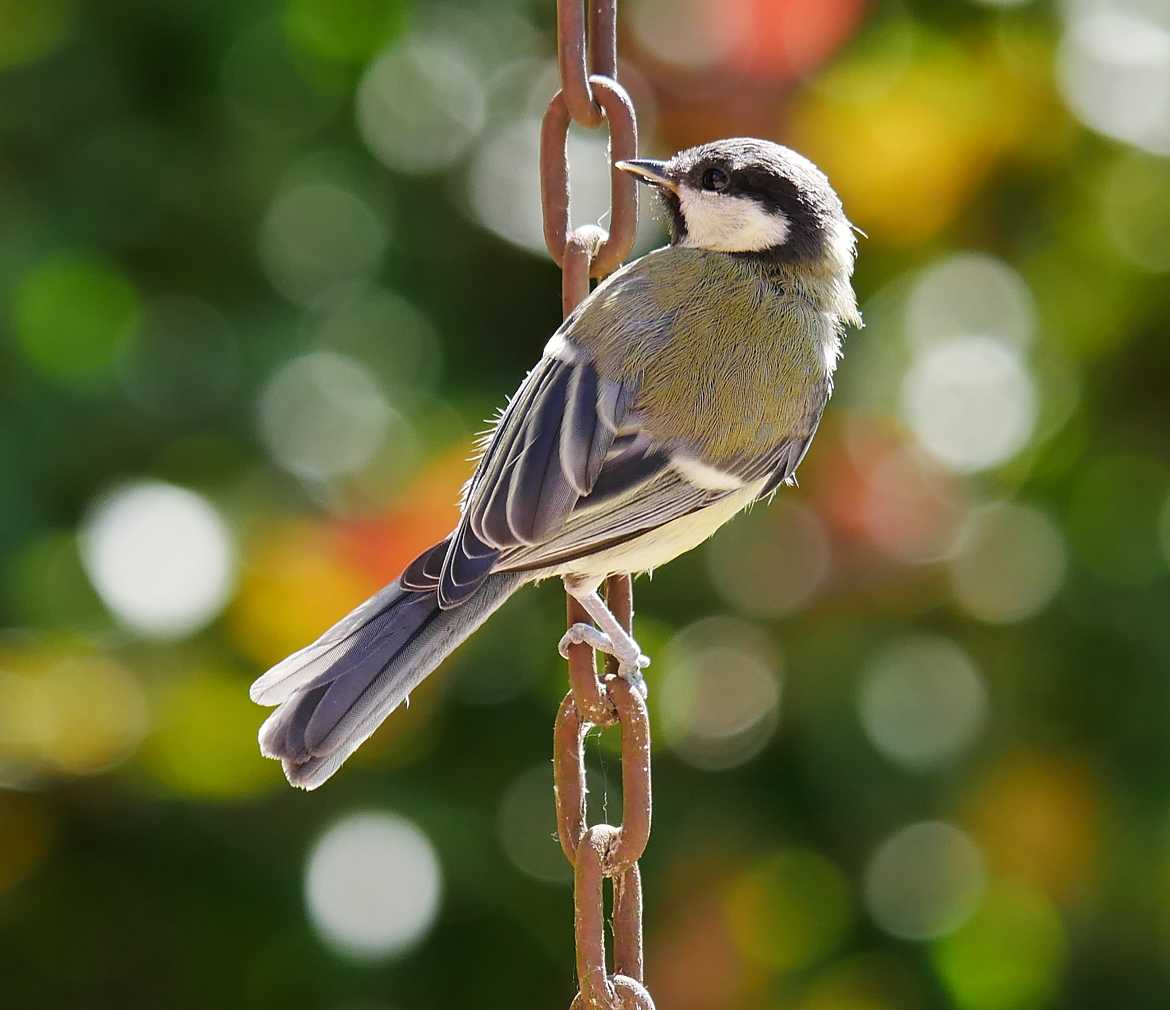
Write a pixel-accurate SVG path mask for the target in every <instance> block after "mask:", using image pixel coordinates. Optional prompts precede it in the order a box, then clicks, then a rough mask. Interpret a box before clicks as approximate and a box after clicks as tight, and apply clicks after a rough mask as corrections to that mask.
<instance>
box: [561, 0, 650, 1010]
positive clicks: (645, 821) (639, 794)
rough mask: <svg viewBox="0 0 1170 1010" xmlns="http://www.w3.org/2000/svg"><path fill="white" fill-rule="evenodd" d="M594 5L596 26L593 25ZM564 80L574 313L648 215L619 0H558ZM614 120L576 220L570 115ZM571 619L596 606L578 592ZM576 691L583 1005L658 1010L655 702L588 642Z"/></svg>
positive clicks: (577, 654) (612, 591) (568, 266)
mask: <svg viewBox="0 0 1170 1010" xmlns="http://www.w3.org/2000/svg"><path fill="white" fill-rule="evenodd" d="M586 8H588V31H587V30H586ZM557 54H558V63H559V66H560V72H561V90H560V91H558V92H557V93H556V95H554V96H553V99H552V101H551V102H549V105H548V110H547V111H546V112H545V115H544V121H543V123H542V124H541V130H540V192H541V204H542V207H543V211H544V238H545V242H546V243H547V245H548V250H549V253H551V255H552V258H553V259H554V260H555V261H556V263H557V265H558V266H560V267H561V270H562V274H561V303H562V307H563V309H564V313H565V315H566V316H567V315H568V314H569V313H570V312H572V310H573V309H574V308H575V307H576V306H577V305H578V304H579V303H580V302H581V301H582V300H584V299H585V297H586V296H587V295H588V294H589V279H590V277H596V278H601V277H605V276H606V275H607V274H610V273H612V272H613V271H614V270H615V269H616V268H617V267H618V266H619V265H620V264H621V262H622V260H623V259H625V257H626V256H627V255H628V254H629V251H630V248H631V247H632V246H633V243H634V232H635V229H636V228H637V224H638V194H637V183H636V182H635V180H634V178H633V177H632V176H630V175H628V174H627V173H625V172H621V171H619V170H618V169H616V168H615V167H614V163H615V162H618V161H621V160H622V159H625V158H634V157H637V151H638V126H637V119H636V118H635V115H634V105H633V103H632V102H631V101H630V96H629V95H628V94H627V93H626V91H625V89H624V88H622V86H621V85H620V84H618V82H617V9H616V0H557ZM573 122H575V123H578V124H579V125H581V126H585V127H600V126H602V125H605V124H608V126H609V164H610V221H609V225H610V228H609V232H608V233H607V232H606V231H605V230H604V229H602V228H600V227H598V226H597V225H583V226H579V227H577V228H575V229H574V228H572V227H571V225H570V222H569V159H568V152H567V143H568V137H569V126H570V124H571V123H573ZM605 595H606V602H607V603H608V605H609V608H610V610H612V611H613V614H614V616H615V617H617V618H618V620H619V621H621V622H622V625H623V626H624V627H625V628H626V630H627V631H630V630H631V628H632V623H633V591H632V588H631V585H630V579H629V576H624V575H623V576H611V577H610V578H609V579H608V580H607V582H606V594H605ZM567 616H568V623H569V624H570V625H572V624H576V623H579V622H588V620H589V617H588V615H587V614H586V613H585V611H584V610H583V609H582V608H581V606H580V604H578V603H577V601H576V600H574V599H573V598H572V597H569V598H568V615H567ZM569 683H570V691H569V693H568V694H566V695H565V699H564V701H562V702H561V707H560V710H559V711H558V712H557V721H556V727H555V729H554V732H553V754H554V757H553V771H554V793H555V796H556V810H557V834H558V837H559V838H560V842H561V848H562V849H563V850H564V853H565V858H566V859H568V861H569V864H570V865H571V866H572V867H573V906H574V934H575V938H576V945H577V985H578V988H579V992H578V993H577V996H576V998H575V999H574V1000H573V1004H572V1010H654V1001H653V1000H652V999H651V998H650V994H649V993H648V992H647V991H646V989H645V987H644V986H643V984H642V981H643V974H642V970H643V969H642V881H641V876H640V875H639V871H638V860H639V859H640V858H641V856H642V853H643V851H645V849H646V843H647V841H648V839H649V836H650V808H651V803H650V721H649V718H648V716H647V713H646V702H645V701H644V700H643V698H642V696H641V695H640V694H639V693H638V692H637V691H634V690H631V688H630V686H629V684H627V683H626V681H624V680H622V679H621V678H620V677H618V676H617V663H616V661H615V660H614V659H613V657H612V656H611V657H607V662H606V672H605V674H604V676H602V677H599V676H598V674H597V670H596V666H595V660H594V656H593V652H592V650H591V649H590V648H589V646H587V645H574V646H572V647H571V648H570V649H569ZM614 723H617V724H618V725H619V726H620V731H621V753H622V824H621V826H620V827H613V826H612V825H609V824H597V825H594V826H593V827H589V826H587V825H586V823H585V819H586V818H585V796H586V791H587V789H586V782H585V736H586V734H587V733H588V731H589V729H590V728H591V727H593V726H612V725H613V724H614ZM606 878H608V879H609V880H611V881H612V882H613V937H614V939H613V947H614V950H613V971H612V973H611V972H610V971H609V969H608V968H607V965H606V956H605V895H604V883H603V882H604V880H605V879H606Z"/></svg>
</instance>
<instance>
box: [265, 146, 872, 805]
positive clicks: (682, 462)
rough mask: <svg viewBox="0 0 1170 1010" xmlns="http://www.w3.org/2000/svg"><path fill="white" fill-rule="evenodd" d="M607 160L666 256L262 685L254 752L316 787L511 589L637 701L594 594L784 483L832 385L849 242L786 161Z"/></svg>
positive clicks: (609, 290) (589, 309)
mask: <svg viewBox="0 0 1170 1010" xmlns="http://www.w3.org/2000/svg"><path fill="white" fill-rule="evenodd" d="M616 167H617V168H618V169H620V170H622V171H624V172H628V173H630V174H632V175H633V176H634V177H635V178H636V179H637V180H638V181H639V182H641V183H644V184H646V185H647V186H649V187H650V188H651V189H652V190H653V191H655V192H656V193H657V194H658V195H659V197H660V198H661V206H662V208H663V210H664V212H665V213H664V216H665V218H666V224H667V226H668V230H669V233H670V241H669V244H668V245H665V246H663V247H661V248H658V249H655V250H653V251H651V252H649V253H647V254H646V255H644V256H642V257H640V258H639V259H636V260H634V261H632V262H630V263H628V264H627V265H625V266H624V267H622V268H621V269H619V270H618V271H616V272H615V273H613V274H611V275H610V276H609V277H608V278H606V279H605V280H604V281H602V282H601V283H600V284H598V285H597V287H596V288H595V289H594V290H593V292H592V293H591V294H590V295H589V296H588V297H587V298H585V299H584V300H583V301H582V302H581V303H580V304H579V305H578V306H577V307H576V308H574V309H573V310H572V311H571V312H570V313H569V315H568V316H567V317H566V318H565V319H564V322H563V323H562V325H561V326H560V327H559V328H558V329H557V330H556V332H555V333H553V335H552V337H551V338H550V339H549V340H548V343H547V344H546V346H545V348H544V352H543V354H542V356H541V358H540V360H539V362H538V363H537V364H536V366H535V367H533V368H532V370H531V371H529V372H528V374H527V376H526V377H525V378H524V380H523V382H522V383H521V384H520V386H519V388H518V389H517V391H516V393H515V394H514V395H513V396H512V398H511V399H510V400H509V401H508V403H507V405H506V407H505V408H504V409H503V410H502V411H501V412H500V414H499V416H498V418H497V419H496V421H495V423H494V425H493V426H492V427H491V429H490V430H489V431H488V432H487V433H486V435H485V436H484V437H483V438H482V440H481V442H480V452H479V455H478V460H477V462H476V465H475V469H474V472H473V474H472V476H471V478H470V479H469V480H468V482H467V484H466V485H465V486H464V489H463V494H462V498H461V502H460V518H459V521H458V523H457V525H456V526H455V528H454V529H453V530H452V531H451V533H450V535H449V536H447V537H446V538H445V539H444V540H442V541H441V542H439V543H437V544H435V545H434V546H432V547H430V548H428V549H427V550H426V551H424V552H423V553H422V554H421V555H419V557H418V558H416V559H415V560H414V561H413V562H411V564H410V565H408V566H407V567H406V569H405V570H404V571H403V572H402V573H401V574H400V575H399V576H398V578H396V579H394V581H392V582H391V583H390V584H389V585H387V586H386V587H385V588H384V589H382V590H381V591H380V592H378V593H377V594H376V595H374V596H372V597H371V598H370V599H369V600H367V601H366V602H364V603H362V604H361V605H360V606H358V607H357V608H356V609H355V610H353V611H352V612H351V613H350V614H348V615H347V616H346V617H344V618H342V619H341V620H340V621H339V622H338V623H337V624H335V625H334V626H333V627H331V628H330V629H329V630H328V631H326V632H325V633H324V634H323V635H321V637H320V638H318V639H317V640H316V641H315V642H313V643H312V644H311V645H308V646H306V647H305V648H303V649H301V650H300V651H299V652H296V653H294V654H293V655H291V656H289V657H288V658H287V659H285V660H283V661H282V662H280V663H278V664H277V665H276V666H274V667H273V668H272V669H270V670H269V671H268V672H267V673H265V674H264V675H263V676H261V677H260V678H259V679H258V680H256V681H255V683H254V684H253V685H252V688H251V692H250V694H251V698H252V699H253V701H255V702H257V703H258V704H261V705H267V706H275V710H274V711H273V712H272V713H271V714H270V715H269V716H268V718H267V720H266V721H265V722H264V724H263V726H262V727H261V729H260V734H259V742H260V749H261V752H262V754H263V755H264V756H266V757H270V758H274V759H276V760H278V761H280V762H281V764H282V765H283V769H284V772H285V775H286V777H287V778H288V781H289V782H290V783H291V784H292V785H294V786H298V787H300V788H303V789H315V788H317V787H318V786H320V785H321V784H322V783H323V782H325V781H326V780H327V779H329V778H330V777H331V776H332V775H333V774H334V773H335V772H336V771H337V770H338V769H339V768H340V767H341V765H342V764H343V762H344V761H345V760H346V759H347V758H348V757H349V756H350V755H351V754H352V753H353V752H354V751H355V750H356V749H357V748H358V747H359V746H360V745H361V744H362V743H363V742H364V741H365V740H366V739H367V738H368V737H369V736H370V735H371V734H372V733H373V732H374V730H375V729H377V727H378V726H379V725H380V724H381V723H382V722H383V721H384V720H385V719H386V718H387V716H389V715H390V713H391V712H393V711H394V709H395V708H397V707H398V706H399V705H400V704H402V703H403V702H404V701H407V700H408V698H409V695H410V693H411V691H413V690H414V688H415V687H416V686H417V685H418V684H419V683H420V682H421V681H422V680H423V678H425V677H426V676H427V675H428V674H429V673H430V672H431V671H432V670H434V669H435V667H436V666H438V665H439V663H440V662H441V661H442V660H443V659H444V658H446V656H447V655H449V654H450V653H451V652H452V651H453V650H454V649H455V648H456V647H457V646H458V645H459V644H460V643H461V642H463V641H464V640H465V639H467V638H468V636H470V635H471V634H472V633H473V632H474V631H475V630H476V629H477V628H479V626H480V625H481V624H482V623H483V622H484V621H485V620H486V619H487V618H488V617H489V616H490V615H491V614H492V613H493V612H494V611H495V610H496V609H497V608H498V607H499V606H500V605H501V604H503V603H504V601H505V600H506V599H508V597H510V596H511V595H512V594H513V593H515V592H516V591H517V590H519V589H520V588H521V587H523V586H525V585H527V584H529V583H534V582H538V581H540V580H542V579H548V578H553V577H559V578H560V579H561V580H562V581H563V583H564V587H565V590H566V592H567V593H569V595H571V596H572V597H574V598H575V599H576V600H578V601H579V602H580V604H581V605H582V607H583V608H584V610H585V612H586V613H587V614H588V616H589V617H590V619H591V621H592V622H593V623H589V624H585V623H581V624H575V625H573V626H572V627H570V628H569V629H568V631H567V632H566V633H565V635H564V637H563V638H562V639H561V641H560V644H559V647H560V651H561V653H562V655H565V654H567V651H566V650H567V648H568V647H569V646H570V645H571V644H574V643H586V644H588V645H590V646H592V647H593V648H594V649H595V650H599V651H601V652H605V653H608V654H611V655H613V656H615V657H616V658H617V659H618V673H619V675H620V676H622V677H625V678H626V679H627V680H629V681H630V682H631V684H632V685H633V686H635V687H638V688H639V689H640V690H642V691H644V690H645V681H644V675H643V670H644V669H645V668H646V666H647V665H648V663H649V659H648V658H647V657H646V656H645V655H643V653H642V650H641V648H640V647H639V645H638V643H637V641H636V640H635V639H634V638H632V637H631V635H630V634H628V633H627V632H626V630H625V629H624V628H623V627H622V625H621V623H620V622H619V621H618V620H617V619H616V618H615V617H614V616H613V614H612V613H611V612H610V611H609V609H608V607H607V606H606V604H605V601H604V600H603V599H602V597H601V596H600V595H599V593H598V589H599V588H600V586H601V584H602V582H603V581H604V580H605V579H606V578H607V577H608V576H610V575H614V574H630V575H636V574H640V573H643V572H649V571H652V570H653V569H656V568H658V567H659V566H661V565H663V564H665V563H666V562H668V561H670V560H672V559H673V558H675V557H677V556H678V555H680V554H682V553H684V552H686V551H689V550H691V549H692V548H694V547H696V546H698V545H699V544H701V543H702V542H703V541H705V540H706V539H707V538H708V537H710V536H711V535H712V534H713V533H714V532H715V531H716V530H717V529H718V528H719V527H720V526H722V525H723V524H724V523H726V522H727V521H728V520H730V519H731V518H732V517H733V516H735V515H736V514H737V513H738V512H740V511H742V510H743V509H745V508H746V507H747V506H749V505H751V504H752V503H753V502H756V501H759V500H761V499H769V498H770V497H771V496H772V495H773V494H774V493H775V492H776V491H777V490H778V489H779V488H781V487H782V486H784V485H791V484H794V483H795V475H796V469H797V467H798V466H799V464H800V462H801V460H802V459H803V458H804V456H805V453H806V452H807V451H808V449H809V446H810V445H811V443H812V440H813V436H814V435H815V434H816V430H817V426H818V424H819V422H820V419H821V415H822V413H823V411H824V409H825V406H826V404H827V403H828V400H829V396H830V394H831V392H832V388H833V377H834V372H835V370H836V368H837V364H838V361H839V359H840V358H841V356H842V347H843V340H844V336H845V333H846V331H847V329H848V327H850V326H854V327H860V326H861V325H862V321H861V317H860V313H859V312H858V308H857V300H856V297H855V294H854V291H853V286H852V275H853V268H854V262H855V259H856V255H857V241H856V237H855V232H856V231H857V229H855V227H854V226H853V225H852V224H851V223H850V221H849V220H848V218H847V217H846V216H845V212H844V209H843V206H842V203H841V200H840V198H839V197H838V195H837V193H836V192H835V191H834V189H833V187H832V185H831V184H830V182H829V179H828V178H827V177H826V176H825V174H824V173H823V172H822V171H821V170H820V169H819V168H817V167H816V166H815V165H814V164H813V163H812V162H811V161H809V160H808V159H806V158H805V157H803V156H802V155H800V154H798V153H797V152H795V151H793V150H791V149H789V148H787V147H783V146H781V145H779V144H776V143H773V142H771V141H767V140H760V139H755V138H747V137H736V138H731V139H725V140H718V141H713V142H711V143H706V144H702V145H700V146H697V147H692V148H689V149H687V150H683V151H680V152H679V153H677V154H675V155H674V156H673V157H671V158H670V159H668V160H665V161H660V160H654V159H646V158H641V159H631V160H627V161H621V162H618V163H617V164H616Z"/></svg>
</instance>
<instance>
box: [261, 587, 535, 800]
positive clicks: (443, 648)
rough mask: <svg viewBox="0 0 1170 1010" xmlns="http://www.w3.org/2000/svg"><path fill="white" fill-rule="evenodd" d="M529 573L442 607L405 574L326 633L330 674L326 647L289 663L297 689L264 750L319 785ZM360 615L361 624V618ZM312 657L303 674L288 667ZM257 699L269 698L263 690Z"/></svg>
mask: <svg viewBox="0 0 1170 1010" xmlns="http://www.w3.org/2000/svg"><path fill="white" fill-rule="evenodd" d="M528 577H529V576H526V575H525V574H523V573H513V572H499V573H495V574H492V575H489V576H488V577H487V578H486V579H485V580H484V582H483V584H482V585H481V586H480V587H479V588H478V589H477V591H476V592H475V593H474V594H473V595H472V596H471V597H469V598H468V599H467V600H466V602H464V603H463V604H462V605H460V606H458V607H455V608H453V609H451V610H441V609H440V607H439V602H438V597H437V594H436V593H434V592H411V591H410V590H406V589H403V588H401V586H399V584H398V582H397V580H396V581H395V582H393V583H391V584H390V585H389V586H387V587H386V589H384V590H382V592H381V593H379V594H378V596H377V597H375V598H374V599H373V600H371V601H369V602H368V603H367V604H366V605H363V608H359V610H358V611H355V612H354V614H353V615H350V617H349V618H346V619H345V620H343V621H342V622H341V623H340V624H339V625H338V626H337V627H336V628H334V629H332V630H331V631H330V632H327V633H326V636H324V637H323V639H322V640H321V641H322V642H327V643H328V645H329V650H328V656H329V660H330V662H329V665H328V666H327V667H326V668H325V669H324V670H320V671H319V672H318V668H319V667H320V666H321V665H323V664H321V663H320V661H319V660H320V658H321V654H320V652H318V653H317V655H316V657H314V654H313V652H312V650H313V649H314V648H317V646H310V647H309V649H306V650H302V653H298V655H297V656H296V657H290V660H286V661H285V663H284V664H281V670H282V671H283V677H282V683H283V684H285V685H288V684H295V685H296V686H295V688H292V689H289V688H288V687H287V686H286V687H285V689H284V690H283V692H281V693H282V696H281V697H280V704H279V706H278V707H277V709H276V710H275V711H274V712H273V713H272V715H271V716H269V718H268V720H267V721H266V722H265V723H264V725H263V726H262V727H261V729H260V750H261V752H262V753H263V754H264V755H265V757H271V758H276V759H277V760H279V761H280V762H281V764H282V765H283V766H284V773H285V775H286V776H287V777H288V780H289V782H290V783H292V784H293V785H294V786H299V787H300V788H302V789H316V788H317V786H319V785H321V783H322V782H324V781H325V780H326V779H328V778H329V777H330V776H331V775H332V774H333V773H334V772H335V771H337V769H338V768H340V767H341V765H342V764H343V763H344V761H345V760H346V758H348V757H349V756H350V755H351V754H352V753H353V752H354V751H355V750H357V748H358V747H359V746H360V745H361V744H362V743H363V742H365V740H366V739H367V738H368V737H369V736H370V735H371V734H372V733H373V732H374V730H376V729H377V728H378V726H379V725H381V723H382V722H383V720H385V719H386V717H387V716H388V715H390V713H391V712H393V711H394V709H395V708H397V707H398V706H399V705H400V704H401V703H402V702H403V700H404V699H405V698H406V697H407V696H408V695H409V694H410V692H411V691H413V690H414V689H415V687H417V686H418V684H420V683H421V682H422V680H423V679H424V678H425V677H426V676H427V674H429V673H430V672H431V671H432V670H434V669H435V667H436V666H438V665H439V663H441V662H442V661H443V659H445V658H446V657H447V656H448V655H449V654H450V653H451V652H453V651H454V650H455V648H456V647H457V646H458V645H459V644H460V643H461V642H462V641H463V640H464V639H465V638H467V637H468V636H469V635H470V634H471V633H472V632H473V631H475V629H476V628H478V627H479V626H480V625H481V624H482V623H483V622H484V621H485V620H487V618H488V617H489V616H490V615H491V614H492V612H493V611H495V610H496V608H497V607H499V606H500V605H501V604H502V603H503V602H504V601H505V600H506V599H507V598H508V597H509V596H511V595H512V593H514V592H515V591H516V590H517V589H519V588H520V586H521V585H523V584H524V582H525V581H526V579H527V578H528ZM375 601H376V605H377V606H376V610H374V613H373V614H372V615H371V605H372V604H375ZM358 614H360V615H361V620H354V619H353V618H355V617H356V616H357V615H358ZM347 623H348V624H349V627H348V628H344V626H345V625H346V624H347ZM330 636H332V637H330ZM346 639H349V640H350V643H351V644H349V646H348V648H347V647H346V642H345V640H346ZM319 644H320V643H318V646H319ZM302 654H304V655H303V660H304V662H303V665H302V664H297V665H299V666H300V667H301V670H300V671H297V670H296V669H295V667H294V668H293V669H289V667H288V666H286V664H289V663H290V662H292V663H297V660H298V659H302ZM314 658H316V659H317V660H318V662H316V663H314V662H313V659H314ZM274 672H275V671H274ZM298 672H302V674H304V675H306V676H304V677H303V679H302V677H298V676H297V673H298ZM266 676H269V677H270V676H271V674H269V675H266ZM263 680H264V678H261V681H263ZM257 683H258V685H259V684H260V683H261V682H257ZM253 697H256V700H261V698H260V697H257V692H256V691H255V690H254V691H253Z"/></svg>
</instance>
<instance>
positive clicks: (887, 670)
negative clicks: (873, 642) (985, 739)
mask: <svg viewBox="0 0 1170 1010" xmlns="http://www.w3.org/2000/svg"><path fill="white" fill-rule="evenodd" d="M858 705H859V709H860V714H861V724H862V726H863V727H864V729H865V733H866V736H868V737H869V740H870V742H871V743H872V744H873V746H874V747H875V748H876V749H877V750H878V751H880V752H881V753H882V754H883V755H884V756H885V757H886V758H887V759H889V760H890V761H892V762H893V763H895V764H897V765H900V766H902V767H904V768H908V769H910V770H912V771H927V770H930V769H932V768H936V767H939V766H942V765H946V764H948V763H950V762H952V761H954V760H955V759H956V758H957V757H959V756H960V755H961V754H962V753H963V752H964V751H965V750H966V749H967V748H968V747H969V746H970V745H971V743H972V742H973V741H974V739H975V738H976V736H977V735H978V733H979V731H980V729H981V728H982V727H983V724H984V722H985V721H986V716H987V694H986V691H985V689H984V686H983V680H982V678H981V677H980V675H979V672H978V670H977V669H976V668H975V664H974V663H973V662H972V661H971V659H970V657H969V656H968V655H967V654H966V653H965V652H963V650H962V649H960V648H959V647H958V646H957V645H955V644H954V643H953V642H951V641H950V640H949V639H946V638H941V637H938V636H934V635H915V636H912V637H908V638H904V639H900V640H898V641H896V642H893V643H891V644H889V645H887V646H885V647H884V648H883V649H881V650H880V651H879V652H878V653H877V655H876V656H874V658H873V660H872V661H871V662H870V663H869V665H868V667H867V669H866V671H865V676H864V679H863V681H862V686H861V693H860V696H859V699H858Z"/></svg>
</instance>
